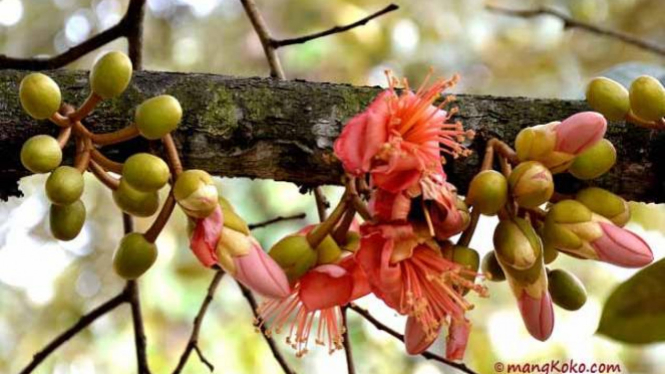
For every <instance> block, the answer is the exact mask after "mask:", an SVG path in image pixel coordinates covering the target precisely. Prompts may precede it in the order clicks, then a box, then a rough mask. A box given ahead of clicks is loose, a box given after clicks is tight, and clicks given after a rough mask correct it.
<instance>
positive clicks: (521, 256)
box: [493, 217, 543, 270]
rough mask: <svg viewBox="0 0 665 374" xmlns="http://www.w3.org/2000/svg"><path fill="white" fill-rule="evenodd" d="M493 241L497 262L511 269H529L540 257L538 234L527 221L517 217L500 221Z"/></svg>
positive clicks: (540, 248) (540, 245)
mask: <svg viewBox="0 0 665 374" xmlns="http://www.w3.org/2000/svg"><path fill="white" fill-rule="evenodd" d="M493 241H494V250H495V252H496V256H497V259H498V260H499V262H500V263H502V264H504V265H508V266H510V267H511V268H513V269H517V270H527V269H530V268H532V267H533V266H534V265H535V264H536V262H537V261H538V258H540V257H541V256H542V250H543V248H542V243H541V241H540V238H539V237H538V234H536V231H535V230H534V229H533V227H532V226H531V224H530V223H529V222H528V221H526V220H525V219H522V218H519V217H511V219H507V220H502V221H500V222H499V224H498V225H497V226H496V229H495V231H494V238H493ZM504 270H505V268H504Z"/></svg>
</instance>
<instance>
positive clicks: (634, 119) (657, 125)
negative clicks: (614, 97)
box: [626, 112, 665, 130]
mask: <svg viewBox="0 0 665 374" xmlns="http://www.w3.org/2000/svg"><path fill="white" fill-rule="evenodd" d="M626 121H627V122H630V123H632V124H634V125H636V126H639V127H643V128H645V129H651V130H663V129H665V122H664V121H663V119H662V118H661V119H660V120H659V121H654V122H649V121H645V120H643V119H642V118H640V117H638V116H636V115H635V114H634V113H633V112H628V114H626Z"/></svg>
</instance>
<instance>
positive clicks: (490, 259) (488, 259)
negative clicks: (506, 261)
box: [482, 251, 506, 282]
mask: <svg viewBox="0 0 665 374" xmlns="http://www.w3.org/2000/svg"><path fill="white" fill-rule="evenodd" d="M482 271H483V275H485V278H487V279H488V280H491V281H493V282H501V281H504V280H506V274H505V273H504V272H503V269H502V268H501V265H499V261H498V260H497V259H496V253H495V252H494V251H490V252H488V253H487V254H486V255H485V257H483V262H482Z"/></svg>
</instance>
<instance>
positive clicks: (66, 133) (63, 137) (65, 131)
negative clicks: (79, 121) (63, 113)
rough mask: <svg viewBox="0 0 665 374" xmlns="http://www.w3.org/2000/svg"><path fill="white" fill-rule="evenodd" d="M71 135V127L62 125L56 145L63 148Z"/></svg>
mask: <svg viewBox="0 0 665 374" xmlns="http://www.w3.org/2000/svg"><path fill="white" fill-rule="evenodd" d="M71 135H72V128H71V127H63V128H61V129H60V132H59V133H58V138H57V140H58V145H59V146H60V148H65V146H66V145H67V142H68V141H69V138H70V137H71Z"/></svg>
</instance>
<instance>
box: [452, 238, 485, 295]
mask: <svg viewBox="0 0 665 374" xmlns="http://www.w3.org/2000/svg"><path fill="white" fill-rule="evenodd" d="M453 262H454V263H456V264H460V265H462V267H463V268H464V269H465V270H468V271H470V272H472V273H473V274H469V273H463V277H464V278H466V279H468V280H469V281H471V282H474V281H475V280H476V275H477V273H478V268H479V267H480V255H479V254H478V252H477V251H476V250H474V249H471V248H468V247H464V246H461V245H456V246H454V247H453ZM468 292H469V289H465V290H464V291H463V292H462V294H463V295H466V294H467V293H468Z"/></svg>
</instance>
